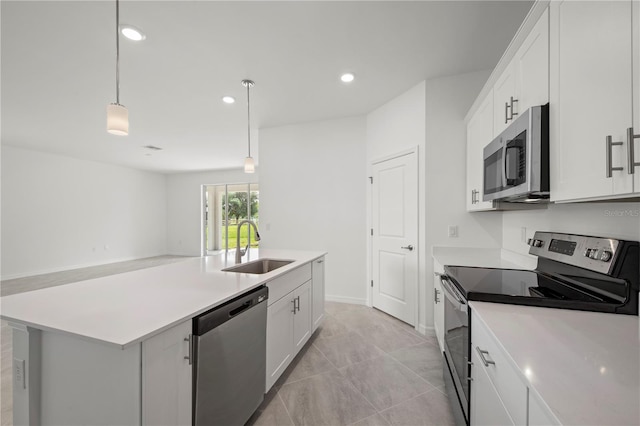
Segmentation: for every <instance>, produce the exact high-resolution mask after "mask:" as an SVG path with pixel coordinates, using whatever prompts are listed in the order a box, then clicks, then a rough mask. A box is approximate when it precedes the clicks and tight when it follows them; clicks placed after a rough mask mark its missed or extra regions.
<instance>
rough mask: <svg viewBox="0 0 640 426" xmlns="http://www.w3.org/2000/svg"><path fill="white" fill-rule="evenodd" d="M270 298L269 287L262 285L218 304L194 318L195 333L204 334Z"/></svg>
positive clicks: (196, 334) (197, 334)
mask: <svg viewBox="0 0 640 426" xmlns="http://www.w3.org/2000/svg"><path fill="white" fill-rule="evenodd" d="M268 298H269V288H268V287H267V286H262V287H258V288H257V289H253V290H251V291H249V292H247V293H245V294H243V295H241V296H238V297H236V298H235V299H231V300H229V301H228V302H225V303H223V304H222V305H220V306H216V307H215V308H213V309H210V310H209V311H207V312H205V313H203V314H201V315H199V316H197V317H195V318H194V319H193V334H194V335H195V336H202V335H203V334H205V333H207V332H209V331H211V330H213V329H214V328H216V327H219V326H221V325H222V324H224V323H225V322H227V321H231V320H232V319H233V318H235V317H237V316H238V315H240V314H242V313H244V312H246V311H248V310H249V309H253V308H254V307H256V306H257V305H259V304H260V303H265V302H266V301H267V299H268Z"/></svg>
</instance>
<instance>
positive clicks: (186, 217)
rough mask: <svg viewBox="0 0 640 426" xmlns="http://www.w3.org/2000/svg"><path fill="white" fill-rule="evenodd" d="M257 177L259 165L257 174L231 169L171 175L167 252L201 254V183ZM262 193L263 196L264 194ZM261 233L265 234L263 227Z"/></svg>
mask: <svg viewBox="0 0 640 426" xmlns="http://www.w3.org/2000/svg"><path fill="white" fill-rule="evenodd" d="M258 179H259V170H258V168H256V173H253V174H247V173H244V171H243V170H242V169H232V170H214V171H208V172H198V173H179V174H172V175H168V176H167V244H168V252H169V253H170V254H174V255H183V256H200V255H201V252H202V239H201V238H202V185H214V184H222V183H257V182H258ZM260 189H262V188H260ZM261 192H262V191H261ZM260 196H261V198H262V193H261V194H260ZM260 210H262V199H261V200H260ZM260 232H261V233H262V230H260Z"/></svg>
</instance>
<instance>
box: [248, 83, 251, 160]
mask: <svg viewBox="0 0 640 426" xmlns="http://www.w3.org/2000/svg"><path fill="white" fill-rule="evenodd" d="M250 87H251V84H247V141H248V144H249V157H251V111H250V108H249V106H250V105H251V103H250V102H249V88H250Z"/></svg>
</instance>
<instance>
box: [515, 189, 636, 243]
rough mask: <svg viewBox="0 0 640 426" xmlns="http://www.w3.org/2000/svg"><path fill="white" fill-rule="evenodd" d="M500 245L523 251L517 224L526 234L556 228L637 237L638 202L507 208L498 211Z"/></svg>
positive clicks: (560, 230) (590, 233) (557, 230)
mask: <svg viewBox="0 0 640 426" xmlns="http://www.w3.org/2000/svg"><path fill="white" fill-rule="evenodd" d="M502 215H503V216H502V221H503V232H502V246H503V247H504V248H505V249H507V250H511V251H515V252H517V253H523V254H526V253H528V252H529V247H528V246H527V245H526V244H525V242H524V241H522V239H521V238H522V237H521V228H522V227H523V226H524V227H526V233H527V237H528V238H530V237H532V236H533V233H534V232H535V231H556V232H568V233H573V234H583V235H595V236H602V237H611V238H619V239H626V240H635V241H639V240H640V203H638V202H627V203H622V202H620V203H572V204H550V205H549V207H548V209H546V210H530V211H510V212H504V213H503V214H502Z"/></svg>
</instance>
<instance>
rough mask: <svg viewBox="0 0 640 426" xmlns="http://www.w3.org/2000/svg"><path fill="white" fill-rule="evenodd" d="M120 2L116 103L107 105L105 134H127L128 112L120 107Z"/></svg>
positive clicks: (117, 30)
mask: <svg viewBox="0 0 640 426" xmlns="http://www.w3.org/2000/svg"><path fill="white" fill-rule="evenodd" d="M119 28H120V0H116V102H115V103H111V104H109V105H107V132H109V133H111V134H113V135H118V136H126V135H128V134H129V111H128V110H127V108H126V107H125V106H124V105H120V31H119Z"/></svg>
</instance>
